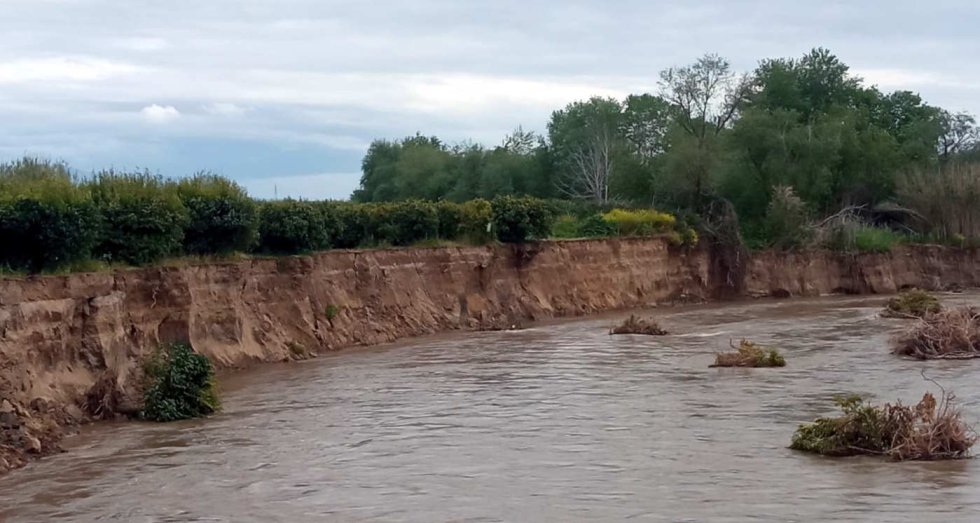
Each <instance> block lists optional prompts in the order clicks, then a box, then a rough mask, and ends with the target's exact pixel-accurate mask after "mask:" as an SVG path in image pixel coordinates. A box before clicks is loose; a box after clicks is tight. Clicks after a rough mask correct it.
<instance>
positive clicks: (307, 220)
mask: <svg viewBox="0 0 980 523" xmlns="http://www.w3.org/2000/svg"><path fill="white" fill-rule="evenodd" d="M321 207H322V204H315V203H312V202H307V201H302V200H281V201H276V202H265V203H263V204H262V205H261V207H260V208H259V249H261V250H262V251H264V252H268V253H276V254H299V253H305V252H312V251H316V250H320V249H326V248H328V247H330V228H329V226H328V224H327V220H326V215H325V211H324V210H323V209H321Z"/></svg>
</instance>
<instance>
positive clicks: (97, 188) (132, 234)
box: [87, 171, 188, 265]
mask: <svg viewBox="0 0 980 523" xmlns="http://www.w3.org/2000/svg"><path fill="white" fill-rule="evenodd" d="M87 186H88V188H89V189H90V190H91V191H92V199H93V201H94V202H95V204H96V206H97V207H98V209H99V213H100V215H101V217H102V223H103V228H102V236H101V239H100V242H99V245H98V247H97V248H96V255H97V256H98V257H100V258H102V259H105V260H107V261H111V262H125V263H129V264H132V265H144V264H148V263H152V262H155V261H159V260H161V259H163V258H165V257H167V256H171V255H173V254H176V253H179V252H180V247H181V242H182V240H183V238H184V227H185V226H186V225H187V223H188V214H187V208H186V207H184V204H183V203H181V201H180V197H179V196H178V194H177V190H176V187H175V184H174V183H173V182H169V181H166V180H164V179H163V178H162V177H160V176H154V175H151V174H149V173H132V174H127V173H115V172H113V171H104V172H102V173H100V174H98V175H96V176H95V179H94V180H92V181H91V182H89V183H88V185H87Z"/></svg>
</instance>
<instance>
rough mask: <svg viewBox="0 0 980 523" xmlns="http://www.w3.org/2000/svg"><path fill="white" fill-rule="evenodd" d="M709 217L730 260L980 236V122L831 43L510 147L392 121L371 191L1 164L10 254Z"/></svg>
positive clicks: (477, 232)
mask: <svg viewBox="0 0 980 523" xmlns="http://www.w3.org/2000/svg"><path fill="white" fill-rule="evenodd" d="M654 208H656V209H658V210H654ZM663 211H667V212H663ZM699 233H701V234H700V237H703V238H705V239H706V240H707V241H708V242H710V243H711V244H712V245H713V246H714V247H718V248H721V249H722V251H724V252H726V253H727V254H726V255H725V258H726V260H728V261H726V262H725V263H724V264H723V265H725V266H726V267H728V269H727V270H737V267H735V265H737V264H738V263H739V262H738V260H741V259H742V256H741V255H740V253H741V252H743V250H744V247H745V246H748V247H750V248H766V247H773V248H778V249H801V248H807V247H811V246H814V245H818V246H823V247H827V248H831V249H834V250H838V251H844V252H868V251H870V252H884V251H888V250H891V249H892V248H894V247H895V246H896V245H899V244H901V243H904V242H914V241H920V242H921V241H930V242H931V241H938V242H944V243H949V244H953V245H959V246H973V245H980V131H978V129H977V127H976V125H975V121H974V118H973V117H972V116H970V115H968V114H963V113H958V114H957V113H951V112H949V111H947V110H944V109H942V108H939V107H934V106H931V105H929V104H927V103H925V102H924V101H923V100H922V99H921V98H920V97H919V96H918V95H917V94H915V93H912V92H909V91H897V92H892V93H886V92H882V91H880V90H879V89H878V88H876V87H874V86H867V85H865V84H864V82H863V81H862V79H860V78H858V77H856V76H854V75H853V74H851V73H850V71H849V69H848V67H847V66H846V65H845V64H843V63H842V62H840V60H839V59H838V58H837V57H835V56H834V55H833V54H831V53H830V52H829V51H827V50H825V49H814V50H813V51H811V52H809V53H807V54H806V55H805V56H802V57H800V58H796V59H786V58H779V59H771V60H763V61H762V62H760V64H759V66H758V67H757V68H756V69H755V70H754V71H752V72H751V73H749V74H744V75H739V74H736V73H735V72H734V71H732V69H731V67H730V65H729V63H728V62H727V61H726V60H725V59H723V58H721V57H719V56H717V55H710V54H709V55H705V56H703V57H701V58H699V59H697V60H696V61H695V62H694V63H692V64H689V65H686V66H680V67H672V68H669V69H667V70H665V71H663V72H662V73H661V75H660V81H659V85H658V87H657V89H656V93H655V94H652V93H647V94H637V95H631V96H628V97H626V98H625V99H623V100H616V99H612V98H602V97H593V98H590V99H588V100H583V101H577V102H573V103H571V104H569V105H567V106H566V107H563V108H561V109H559V110H557V111H555V112H554V113H553V114H552V117H551V120H550V122H549V123H548V126H547V132H546V134H545V135H537V134H535V133H533V132H527V131H524V130H523V129H520V128H518V129H517V131H515V132H514V133H512V134H511V135H510V136H508V137H506V138H505V140H504V141H503V142H502V143H501V144H500V145H499V146H497V147H492V148H486V147H483V146H481V145H476V144H471V143H468V144H465V145H448V144H446V143H444V142H443V141H441V140H440V139H438V138H437V137H431V136H422V135H416V136H412V137H408V138H405V139H402V140H394V141H389V140H378V141H375V142H374V143H372V144H371V146H370V147H369V149H368V151H367V154H366V155H365V157H364V159H363V162H362V177H361V181H360V186H359V187H358V189H357V190H356V191H355V192H354V194H353V195H352V201H351V202H334V201H326V202H312V201H301V200H300V201H297V200H284V201H256V200H254V199H252V198H250V197H249V196H248V195H247V194H246V193H245V191H244V190H243V189H242V188H241V187H239V186H238V185H236V184H235V183H234V182H232V181H230V180H228V179H226V178H223V177H220V176H216V175H212V174H208V173H201V174H198V175H195V176H193V177H191V178H186V179H181V180H179V181H175V180H170V179H165V178H162V177H160V176H155V175H152V174H150V173H146V172H136V173H119V172H112V171H107V172H102V173H98V174H95V175H94V176H90V177H87V178H84V179H83V178H77V177H75V176H74V175H73V174H72V172H71V171H70V170H69V169H68V167H67V166H65V165H63V164H58V163H52V162H46V161H38V160H35V159H24V160H20V161H16V162H12V163H8V164H4V165H0V244H2V246H3V249H2V250H0V269H5V268H6V269H15V270H26V271H42V270H58V269H65V268H68V269H71V268H73V267H79V266H84V265H85V264H86V262H91V261H95V262H97V263H106V262H108V263H113V264H119V263H122V264H134V265H140V264H147V263H153V262H156V261H159V260H161V259H163V258H166V257H169V256H180V255H188V254H190V255H213V254H216V255H222V254H227V253H231V252H250V251H251V252H262V253H270V254H271V253H276V254H294V253H303V252H311V251H316V250H322V249H331V248H359V247H373V246H386V245H390V246H403V245H412V244H415V243H422V242H426V243H432V242H436V243H438V242H441V241H447V240H448V241H464V242H471V243H485V242H488V241H492V240H499V241H503V242H523V241H529V240H536V239H543V238H548V237H560V238H581V237H602V236H618V235H626V236H630V235H650V234H666V235H667V236H668V237H669V238H670V239H671V240H672V241H673V242H674V243H675V244H689V245H690V244H694V243H697V242H698V239H699ZM722 251H718V252H722Z"/></svg>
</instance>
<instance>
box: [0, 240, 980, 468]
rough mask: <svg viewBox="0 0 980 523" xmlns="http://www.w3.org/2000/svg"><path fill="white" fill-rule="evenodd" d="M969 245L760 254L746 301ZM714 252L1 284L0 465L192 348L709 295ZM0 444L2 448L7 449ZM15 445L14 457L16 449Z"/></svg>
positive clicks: (127, 396) (128, 394)
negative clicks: (171, 351) (163, 352)
mask: <svg viewBox="0 0 980 523" xmlns="http://www.w3.org/2000/svg"><path fill="white" fill-rule="evenodd" d="M977 261H978V256H977V255H976V253H975V252H972V251H961V250H950V249H944V248H939V247H923V248H915V249H903V250H900V251H896V252H894V253H890V254H881V255H865V256H858V257H847V256H839V255H834V254H831V253H824V252H807V253H798V254H792V253H788V254H785V253H761V254H757V255H755V256H754V257H753V258H752V259H751V260H748V261H747V266H746V269H745V277H744V281H740V282H737V283H738V287H737V288H739V289H742V290H743V292H744V293H745V294H748V295H756V296H758V295H774V296H788V295H815V294H828V293H832V292H854V293H880V292H893V291H895V290H897V289H900V288H902V287H906V286H919V287H924V288H941V287H943V286H945V285H950V284H955V285H961V286H975V285H977V284H978V283H980V282H978V278H977V276H978V271H977V270H976V268H975V267H976V262H977ZM712 267H713V265H712V260H711V254H710V251H708V250H707V249H694V250H686V249H680V248H673V247H670V246H668V244H667V243H666V242H665V241H664V240H661V239H609V240H588V241H563V242H544V243H540V244H532V245H524V246H511V245H496V246H486V247H445V248H425V249H393V250H374V251H336V252H328V253H322V254H317V255H313V256H299V257H288V258H278V259H257V260H249V261H242V262H234V263H218V264H208V265H196V266H187V267H173V268H147V269H139V270H129V271H118V272H115V273H96V274H73V275H68V276H45V277H39V278H31V279H0V470H3V469H4V468H9V467H11V466H15V465H17V464H19V463H21V462H22V461H23V457H24V453H23V450H24V449H28V450H29V451H30V452H32V453H34V454H38V455H40V454H44V453H46V452H50V451H53V450H56V448H57V437H56V432H57V431H56V430H55V429H56V428H57V427H61V426H64V425H65V424H67V423H70V422H71V420H79V419H87V418H91V417H105V416H108V415H111V414H113V413H114V412H133V411H134V410H135V409H136V406H137V405H138V398H139V382H140V381H141V361H142V360H143V358H144V357H145V355H146V354H147V353H148V352H149V351H152V350H154V349H155V348H156V347H158V346H159V345H160V344H163V343H167V342H171V341H189V342H190V343H191V344H192V346H193V347H194V348H195V350H197V351H199V352H201V353H203V354H206V355H207V356H208V357H210V358H211V360H212V361H213V362H214V363H215V364H216V365H217V366H218V367H219V368H220V367H224V368H229V367H238V366H245V365H249V364H252V363H258V362H268V361H283V360H289V359H297V358H304V357H309V356H312V355H315V354H316V353H317V352H321V351H326V350H332V349H339V348H342V347H347V346H353V345H370V344H377V343H383V342H389V341H393V340H396V339H400V338H404V337H409V336H418V335H423V334H428V333H434V332H439V331H445V330H451V329H459V328H500V327H504V328H505V327H508V326H510V325H514V324H520V323H522V322H524V321H528V320H537V319H544V318H550V317H556V316H571V315H580V314H587V313H590V312H595V311H601V310H609V309H616V308H631V307H643V306H648V305H652V304H657V303H665V302H674V301H682V300H685V301H687V300H703V299H707V298H709V297H712V296H715V295H718V294H719V293H718V292H717V291H718V289H713V288H711V287H712V286H714V285H717V277H716V275H712V272H711V271H712ZM5 449H6V450H5ZM18 449H19V451H18Z"/></svg>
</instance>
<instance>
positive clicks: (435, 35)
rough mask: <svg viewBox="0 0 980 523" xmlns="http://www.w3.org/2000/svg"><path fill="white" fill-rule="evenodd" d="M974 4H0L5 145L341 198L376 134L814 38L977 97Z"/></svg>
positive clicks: (637, 82)
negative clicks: (710, 55)
mask: <svg viewBox="0 0 980 523" xmlns="http://www.w3.org/2000/svg"><path fill="white" fill-rule="evenodd" d="M978 6H980V2H977V1H975V0H961V1H955V0H934V1H931V2H921V1H911V0H909V1H906V0H884V1H860V0H851V1H840V2H837V1H827V0H823V1H816V0H814V1H805V2H804V1H785V0H754V1H753V0H712V1H704V2H695V1H686V0H676V1H651V0H606V1H601V0H594V1H575V0H547V1H546V0H540V1H536V0H522V1H517V0H494V1H482V2H481V1H469V0H467V1H463V0H413V1H411V2H406V1H395V0H375V1H371V0H360V1H346V2H341V1H329V0H193V1H186V0H168V1H166V2H163V1H148V0H128V1H109V0H0V26H2V27H3V28H4V29H3V32H2V33H0V159H11V158H15V157H18V156H22V155H24V154H25V153H27V154H31V155H41V156H45V157H49V158H54V159H63V160H66V161H68V162H69V163H70V164H71V165H72V166H73V167H75V168H77V169H79V170H80V171H82V172H88V171H91V170H93V169H100V168H103V167H110V166H112V167H116V168H123V169H127V168H136V167H139V168H148V169H150V170H152V171H158V172H160V173H162V174H166V175H173V176H182V175H186V174H190V173H193V172H194V171H197V170H201V169H210V170H213V171H216V172H220V173H223V174H225V175H228V176H230V177H232V178H235V179H236V180H238V181H240V182H241V183H243V184H244V185H245V186H246V187H247V188H248V189H249V191H250V192H251V193H252V194H253V195H255V196H259V197H270V196H272V195H273V192H274V190H278V195H279V196H286V195H291V196H302V197H307V198H324V197H333V198H345V197H347V196H349V194H350V192H351V191H352V190H353V189H354V188H355V186H356V185H357V181H358V178H359V176H360V173H359V168H360V159H361V157H362V156H363V154H364V151H365V150H366V148H367V146H368V144H369V143H370V142H371V140H372V139H373V138H380V137H385V138H399V137H403V136H406V135H411V134H414V133H416V132H417V131H418V132H422V133H424V134H435V135H438V136H440V137H441V138H443V139H444V140H446V141H450V142H455V141H461V140H465V139H472V140H475V141H479V142H483V143H487V144H496V143H498V142H499V141H500V140H501V139H502V138H503V136H504V135H505V134H506V133H507V132H509V131H510V130H512V129H513V128H515V127H517V126H518V125H522V126H523V127H524V128H525V129H532V130H537V131H543V130H544V128H545V124H546V122H547V120H548V117H549V115H550V113H551V111H553V110H554V109H556V108H559V107H561V106H563V105H564V104H566V103H568V102H570V101H573V100H577V99H582V98H587V97H588V96H591V95H596V94H598V95H611V96H624V95H626V94H628V93H631V92H646V91H656V88H657V87H656V79H657V73H658V72H659V71H660V70H661V69H664V68H666V67H669V66H671V65H683V64H686V63H689V62H691V61H692V60H694V59H695V58H696V57H697V56H699V55H701V54H704V53H705V52H717V53H719V54H721V55H723V56H726V57H727V58H729V59H730V60H731V62H732V63H733V65H734V66H735V68H736V69H739V70H745V71H748V70H751V69H752V68H754V66H755V65H756V63H757V62H758V61H759V60H760V59H762V58H767V57H780V56H794V57H795V56H800V55H802V54H803V53H805V52H806V51H808V50H809V49H810V48H812V47H816V46H823V47H827V48H829V49H830V50H831V51H832V52H834V53H835V54H837V55H838V56H839V57H841V59H842V60H843V61H844V62H845V63H847V64H848V65H850V66H851V68H852V70H853V71H854V72H855V73H857V74H858V75H860V76H863V77H864V78H865V79H866V80H867V81H868V83H873V84H877V85H879V87H880V88H882V89H884V90H895V89H909V90H914V91H918V92H919V93H921V94H922V95H923V97H924V98H925V99H926V100H927V101H928V102H930V103H932V104H936V105H940V106H942V107H945V108H947V109H950V110H954V111H960V110H965V111H969V112H971V113H974V114H977V113H980V36H978V27H980V7H978Z"/></svg>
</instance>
